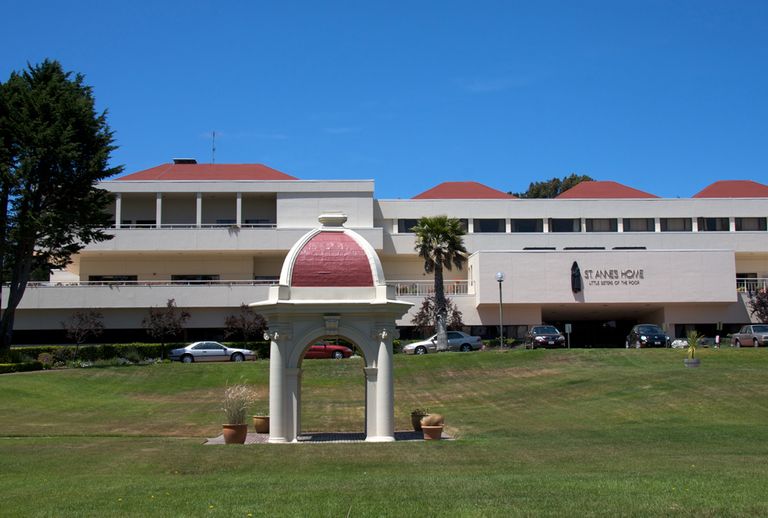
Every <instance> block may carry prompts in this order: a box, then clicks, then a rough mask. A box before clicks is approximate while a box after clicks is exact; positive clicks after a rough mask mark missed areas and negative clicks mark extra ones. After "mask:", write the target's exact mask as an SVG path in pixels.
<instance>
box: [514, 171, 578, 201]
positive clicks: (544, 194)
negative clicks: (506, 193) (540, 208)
mask: <svg viewBox="0 0 768 518" xmlns="http://www.w3.org/2000/svg"><path fill="white" fill-rule="evenodd" d="M586 181H592V178H591V177H589V176H587V175H578V174H576V173H573V174H571V175H570V176H566V177H563V179H562V180H561V179H560V178H552V179H551V180H545V181H543V182H531V183H530V184H529V185H528V190H527V191H525V192H518V193H514V194H515V196H517V197H518V198H556V197H557V196H559V195H560V194H562V193H564V192H565V191H567V190H568V189H570V188H571V187H573V186H574V185H576V184H579V183H581V182H586Z"/></svg>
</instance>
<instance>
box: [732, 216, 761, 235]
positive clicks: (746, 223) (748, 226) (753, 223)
mask: <svg viewBox="0 0 768 518" xmlns="http://www.w3.org/2000/svg"><path fill="white" fill-rule="evenodd" d="M759 230H766V225H765V218H736V231H737V232H750V231H759Z"/></svg>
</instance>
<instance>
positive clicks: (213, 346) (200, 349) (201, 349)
mask: <svg viewBox="0 0 768 518" xmlns="http://www.w3.org/2000/svg"><path fill="white" fill-rule="evenodd" d="M169 356H170V358H171V360H178V361H180V362H184V363H192V362H230V361H231V362H242V361H245V360H255V359H256V353H254V352H253V351H251V350H248V349H235V348H234V347H227V346H226V345H222V344H220V343H219V342H195V343H192V344H189V345H188V346H186V347H182V348H181V349H174V350H172V351H171V354H170V355H169Z"/></svg>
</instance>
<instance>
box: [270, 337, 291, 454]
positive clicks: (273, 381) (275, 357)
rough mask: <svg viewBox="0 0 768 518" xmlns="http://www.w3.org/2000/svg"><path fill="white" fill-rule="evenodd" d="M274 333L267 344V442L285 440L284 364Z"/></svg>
mask: <svg viewBox="0 0 768 518" xmlns="http://www.w3.org/2000/svg"><path fill="white" fill-rule="evenodd" d="M275 335H276V333H272V334H271V339H272V342H271V343H270V346H269V442H278V443H279V442H287V441H286V436H285V434H286V429H285V410H286V408H285V407H286V405H285V399H284V396H283V394H284V393H285V389H286V386H285V385H286V383H285V366H284V362H283V357H282V353H281V351H280V346H279V345H278V344H277V338H278V337H277V336H275Z"/></svg>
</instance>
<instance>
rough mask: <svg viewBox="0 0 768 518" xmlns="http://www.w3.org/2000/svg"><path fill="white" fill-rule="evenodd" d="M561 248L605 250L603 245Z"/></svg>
mask: <svg viewBox="0 0 768 518" xmlns="http://www.w3.org/2000/svg"><path fill="white" fill-rule="evenodd" d="M563 250H605V247H604V246H565V247H563Z"/></svg>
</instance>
